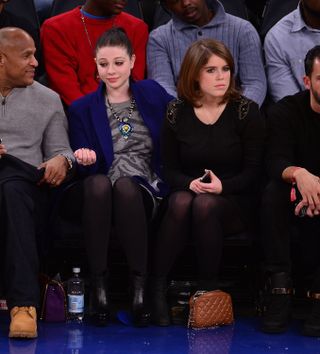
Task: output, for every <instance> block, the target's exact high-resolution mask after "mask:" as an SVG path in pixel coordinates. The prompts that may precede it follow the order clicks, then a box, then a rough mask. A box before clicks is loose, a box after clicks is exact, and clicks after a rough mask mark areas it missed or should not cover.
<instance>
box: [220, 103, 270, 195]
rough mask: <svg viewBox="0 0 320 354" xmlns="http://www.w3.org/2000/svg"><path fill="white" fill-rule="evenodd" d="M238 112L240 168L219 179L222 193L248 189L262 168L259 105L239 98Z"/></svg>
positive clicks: (261, 121)
mask: <svg viewBox="0 0 320 354" xmlns="http://www.w3.org/2000/svg"><path fill="white" fill-rule="evenodd" d="M238 114H239V115H238V117H236V119H237V125H238V132H239V135H240V138H241V142H242V146H243V163H242V169H241V171H240V172H239V173H238V174H236V175H235V176H233V177H231V178H228V179H224V180H222V181H221V182H222V193H223V194H237V193H242V192H243V191H244V190H249V189H250V187H251V186H252V185H253V184H255V183H256V182H257V179H258V178H259V176H260V174H261V170H262V159H263V150H264V141H265V127H264V121H263V119H262V117H261V115H260V112H259V107H258V105H257V104H255V103H254V102H252V101H250V100H248V99H246V98H241V100H240V103H239V106H238Z"/></svg>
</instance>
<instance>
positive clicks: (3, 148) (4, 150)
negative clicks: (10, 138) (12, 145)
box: [0, 144, 7, 159]
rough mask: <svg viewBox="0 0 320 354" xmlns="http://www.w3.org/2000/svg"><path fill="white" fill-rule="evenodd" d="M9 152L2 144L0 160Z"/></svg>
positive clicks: (0, 146) (0, 145)
mask: <svg viewBox="0 0 320 354" xmlns="http://www.w3.org/2000/svg"><path fill="white" fill-rule="evenodd" d="M6 153H7V150H6V147H5V145H4V144H0V159H1V157H2V155H4V154H6Z"/></svg>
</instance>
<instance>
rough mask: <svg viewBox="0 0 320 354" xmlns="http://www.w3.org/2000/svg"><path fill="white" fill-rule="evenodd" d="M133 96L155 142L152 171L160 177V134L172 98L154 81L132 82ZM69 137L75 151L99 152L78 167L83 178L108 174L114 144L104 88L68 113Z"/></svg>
mask: <svg viewBox="0 0 320 354" xmlns="http://www.w3.org/2000/svg"><path fill="white" fill-rule="evenodd" d="M130 89H131V92H132V95H133V97H134V99H135V101H136V105H137V108H138V111H139V112H140V115H141V117H142V119H143V121H144V123H145V125H146V126H147V128H148V129H149V131H150V136H151V139H152V141H153V154H152V159H151V168H152V169H153V171H154V172H155V173H156V174H157V175H158V176H159V177H160V178H161V177H162V173H161V162H160V131H161V127H162V122H163V119H164V117H165V114H166V109H167V104H168V102H169V101H171V100H172V99H173V97H172V96H171V95H169V94H168V93H167V92H166V91H165V89H164V88H163V87H162V86H160V85H159V84H158V83H157V82H156V81H153V80H142V81H137V82H131V83H130ZM68 120H69V137H70V144H71V147H72V149H73V150H74V151H75V150H77V149H79V148H89V149H92V150H94V151H95V152H96V154H97V162H96V163H95V164H94V165H91V166H79V173H80V175H81V176H83V177H84V176H88V175H92V174H98V173H101V174H107V173H108V171H109V168H110V166H111V164H112V161H113V158H114V154H113V142H112V136H111V129H110V125H109V119H108V116H107V110H106V104H105V85H104V83H101V84H100V85H99V88H98V89H97V91H95V92H93V93H90V94H88V95H86V96H84V97H81V98H80V99H78V100H76V101H74V102H73V103H72V104H71V106H70V107H69V110H68Z"/></svg>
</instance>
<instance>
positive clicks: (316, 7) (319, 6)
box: [302, 0, 320, 17]
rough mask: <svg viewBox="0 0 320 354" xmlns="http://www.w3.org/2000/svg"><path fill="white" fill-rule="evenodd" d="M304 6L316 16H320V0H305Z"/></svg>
mask: <svg viewBox="0 0 320 354" xmlns="http://www.w3.org/2000/svg"><path fill="white" fill-rule="evenodd" d="M302 2H303V7H304V8H305V9H306V10H307V11H308V12H310V13H311V14H312V15H314V16H319V17H320V1H319V0H303V1H302Z"/></svg>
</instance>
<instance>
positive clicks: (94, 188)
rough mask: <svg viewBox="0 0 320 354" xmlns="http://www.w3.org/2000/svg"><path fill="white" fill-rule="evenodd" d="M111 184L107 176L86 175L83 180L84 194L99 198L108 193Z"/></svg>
mask: <svg viewBox="0 0 320 354" xmlns="http://www.w3.org/2000/svg"><path fill="white" fill-rule="evenodd" d="M111 188H112V185H111V181H110V179H109V177H107V176H106V175H102V174H98V175H92V176H89V177H87V178H86V179H85V180H84V182H83V189H84V196H85V198H86V197H95V198H101V197H105V196H106V195H108V194H109V193H110V191H111Z"/></svg>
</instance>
